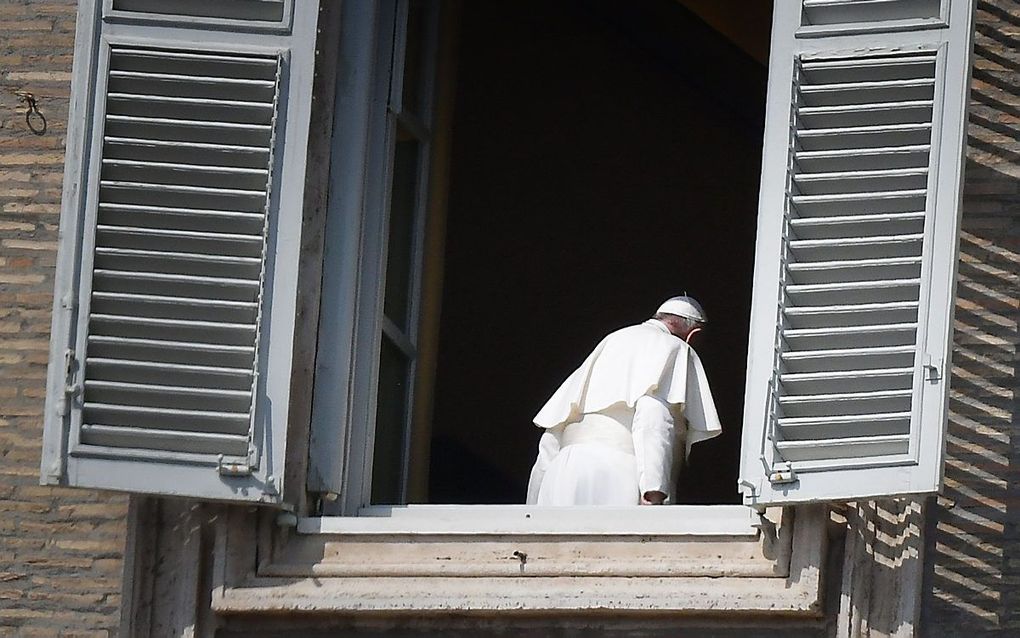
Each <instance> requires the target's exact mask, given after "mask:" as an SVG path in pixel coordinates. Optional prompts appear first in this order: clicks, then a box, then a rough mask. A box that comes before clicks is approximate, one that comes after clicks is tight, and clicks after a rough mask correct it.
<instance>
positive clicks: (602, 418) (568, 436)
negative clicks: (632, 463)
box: [560, 410, 634, 454]
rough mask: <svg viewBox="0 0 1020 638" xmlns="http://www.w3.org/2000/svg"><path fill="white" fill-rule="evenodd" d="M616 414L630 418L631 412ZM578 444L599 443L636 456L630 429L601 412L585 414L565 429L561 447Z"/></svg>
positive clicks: (625, 411)
mask: <svg viewBox="0 0 1020 638" xmlns="http://www.w3.org/2000/svg"><path fill="white" fill-rule="evenodd" d="M614 412H619V414H617V416H630V410H623V411H616V410H614ZM578 443H599V444H602V445H605V446H607V447H610V448H613V449H614V450H618V451H620V452H623V453H624V454H634V438H633V437H632V436H631V433H630V428H629V427H627V425H625V424H623V423H621V422H620V421H619V420H617V419H616V418H613V417H612V416H608V415H606V414H604V413H601V412H593V413H591V414H585V415H584V416H583V417H582V418H581V420H580V421H577V422H576V423H571V424H569V425H567V426H566V427H565V428H564V429H563V438H562V439H560V446H561V447H566V446H568V445H576V444H578Z"/></svg>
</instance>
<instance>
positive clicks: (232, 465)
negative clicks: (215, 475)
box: [216, 454, 252, 476]
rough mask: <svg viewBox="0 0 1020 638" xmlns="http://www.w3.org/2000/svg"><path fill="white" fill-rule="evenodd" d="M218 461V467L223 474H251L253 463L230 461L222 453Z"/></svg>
mask: <svg viewBox="0 0 1020 638" xmlns="http://www.w3.org/2000/svg"><path fill="white" fill-rule="evenodd" d="M217 461H218V462H217V464H216V469H217V471H219V473H220V475H221V476H251V471H252V467H251V463H248V462H245V463H236V462H228V461H227V460H226V459H225V458H224V457H223V455H222V454H220V455H219V458H218V459H217Z"/></svg>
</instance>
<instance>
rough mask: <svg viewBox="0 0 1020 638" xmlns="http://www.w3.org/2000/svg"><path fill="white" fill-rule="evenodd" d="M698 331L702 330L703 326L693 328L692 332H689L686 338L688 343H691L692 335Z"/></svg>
mask: <svg viewBox="0 0 1020 638" xmlns="http://www.w3.org/2000/svg"><path fill="white" fill-rule="evenodd" d="M696 332H701V328H693V329H692V330H691V331H690V332H688V333H687V338H686V339H684V341H686V342H687V343H690V342H691V337H693V336H694V333H696Z"/></svg>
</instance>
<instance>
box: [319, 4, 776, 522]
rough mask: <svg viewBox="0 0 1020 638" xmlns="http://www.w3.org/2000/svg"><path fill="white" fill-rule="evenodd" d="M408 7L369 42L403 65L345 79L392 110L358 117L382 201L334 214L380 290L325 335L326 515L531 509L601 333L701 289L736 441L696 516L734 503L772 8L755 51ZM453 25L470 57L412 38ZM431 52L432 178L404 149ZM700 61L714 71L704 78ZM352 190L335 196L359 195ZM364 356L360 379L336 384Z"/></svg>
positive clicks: (684, 35) (512, 12) (353, 90)
mask: <svg viewBox="0 0 1020 638" xmlns="http://www.w3.org/2000/svg"><path fill="white" fill-rule="evenodd" d="M425 5H428V3H425ZM383 6H385V5H383ZM402 6H404V5H399V4H398V5H397V7H396V8H395V9H394V13H393V17H390V16H382V12H380V16H381V17H379V18H377V21H376V22H371V21H370V20H369V19H367V18H365V19H364V24H365V25H374V26H375V28H376V29H377V32H378V33H379V34H380V35H378V36H377V39H378V40H379V41H378V42H376V43H374V44H373V45H369V44H368V43H367V42H362V45H361V46H362V48H363V49H364V50H365V51H369V50H374V51H375V52H376V55H381V56H383V57H381V58H380V59H381V62H379V63H378V69H379V70H377V71H376V73H377V75H378V77H375V79H374V80H373V84H372V85H371V86H369V85H368V83H366V85H365V86H364V87H356V86H355V85H353V84H344V83H341V92H342V93H344V92H346V93H347V94H349V95H351V96H355V97H346V96H345V97H341V98H340V99H339V100H338V103H344V102H348V103H350V102H356V103H357V104H360V105H368V106H362V107H360V108H361V109H364V110H366V111H370V110H371V106H370V105H373V104H374V105H376V108H379V109H380V111H381V110H382V108H381V104H382V103H383V102H387V107H386V109H385V111H386V114H385V117H383V116H379V115H376V116H375V117H376V118H378V119H375V120H371V121H373V122H375V124H374V125H373V127H370V132H369V134H368V137H367V138H365V139H361V138H359V139H358V140H354V139H353V138H350V139H349V138H347V137H345V136H344V133H343V131H345V130H347V131H350V130H352V126H351V124H349V123H347V124H346V125H345V124H344V123H342V122H343V121H344V120H343V119H342V118H343V117H344V115H343V114H342V113H339V112H338V125H337V127H336V130H337V131H338V134H339V135H340V138H339V141H338V142H337V145H336V147H335V148H337V149H341V148H342V149H345V151H346V152H345V153H344V154H343V155H335V156H334V161H335V162H337V163H340V164H343V165H345V166H347V165H348V161H349V160H348V159H347V156H348V154H352V155H354V156H356V157H364V158H367V159H365V160H364V163H365V165H366V166H369V167H373V168H371V169H370V170H371V171H372V173H371V174H370V175H369V177H368V179H366V180H365V181H364V183H365V184H366V186H365V187H364V188H365V194H364V196H363V197H362V198H361V199H360V200H359V199H356V198H348V197H346V196H343V195H341V197H343V199H342V200H338V201H336V202H335V204H336V205H337V207H338V208H339V210H338V211H337V214H336V215H335V216H334V217H332V218H331V223H334V224H335V226H334V227H333V229H331V230H330V231H329V234H328V237H329V239H328V240H327V249H326V250H327V264H326V273H327V274H326V280H327V281H329V280H331V279H332V280H337V279H344V280H345V281H351V273H354V272H357V274H358V276H359V277H360V279H358V280H357V283H354V282H353V281H352V283H349V284H346V285H345V286H343V287H342V288H340V289H338V290H340V291H342V292H343V294H346V295H348V296H346V297H344V298H343V299H340V298H339V297H338V296H337V297H331V295H332V293H331V292H330V291H329V290H324V291H323V294H324V303H323V314H322V320H321V321H320V325H323V326H326V325H328V326H340V327H341V329H340V330H339V331H337V332H334V331H329V332H322V333H320V338H321V339H322V341H320V349H319V358H318V361H317V365H318V374H317V379H316V384H317V385H316V392H315V401H316V408H315V418H314V420H313V429H314V433H313V438H314V440H315V444H313V446H312V472H311V474H310V479H311V481H310V489H311V490H312V491H313V492H322V493H327V494H328V493H336V494H339V495H340V499H339V500H338V501H333V502H329V501H327V503H326V505H325V511H326V512H329V513H334V514H336V513H342V514H345V515H349V514H354V513H357V512H362V513H364V512H366V511H369V510H371V506H373V505H399V504H405V503H430V504H513V503H522V502H523V500H524V494H525V488H526V485H527V477H528V471H529V470H530V467H531V464H532V462H533V461H534V455H535V449H536V445H535V444H536V442H537V439H538V436H539V434H540V432H539V430H538V429H537V428H535V427H534V426H533V425H532V424H531V419H532V417H533V416H534V413H535V412H536V411H537V409H538V408H539V407H540V406H541V405H542V403H543V402H544V401H545V400H546V399H547V398H548V394H549V393H551V391H552V390H553V389H555V387H556V386H557V385H558V384H559V383H560V382H561V381H562V379H563V378H564V377H565V376H566V375H567V374H569V372H570V371H571V370H572V369H573V367H575V366H576V365H577V364H578V363H579V362H580V360H581V359H583V357H584V356H585V354H586V353H587V351H588V350H589V349H590V348H591V347H592V345H593V344H595V343H597V342H598V340H599V339H600V338H601V337H602V336H604V333H606V332H608V331H610V330H612V329H615V328H617V327H622V326H623V325H626V324H628V323H638V322H640V321H643V320H644V319H647V318H648V315H650V314H651V311H652V310H653V309H654V308H655V307H656V306H657V304H658V303H659V302H661V299H660V297H662V296H663V295H666V294H670V293H672V292H674V291H676V292H679V291H680V290H681V286H684V287H686V289H687V290H688V291H690V292H691V293H692V294H697V295H699V297H701V298H702V299H703V300H705V302H706V304H707V305H708V307H709V308H710V312H711V313H712V324H711V330H710V332H711V334H712V338H711V339H710V340H709V341H708V343H707V345H706V349H705V350H704V351H703V357H704V358H705V359H706V360H708V361H710V362H711V363H710V364H709V367H710V368H711V370H710V373H711V375H712V382H713V387H714V388H715V392H716V394H717V396H720V397H729V399H726V400H723V401H720V408H721V410H722V411H723V418H724V421H725V422H726V423H728V424H731V427H730V428H729V429H728V430H726V431H725V432H724V435H723V437H721V440H720V441H718V442H716V441H713V442H712V443H709V444H705V445H704V449H701V450H699V452H698V453H697V454H695V455H694V456H693V458H692V463H691V465H690V467H689V468H688V472H687V475H686V476H685V477H684V478H683V479H682V480H681V483H682V484H683V485H684V486H685V487H684V496H683V498H682V499H681V500H682V502H684V503H689V504H693V503H716V504H721V503H734V502H735V501H736V499H737V493H736V489H735V487H734V486H735V480H736V465H737V459H738V447H739V427H738V426H737V424H738V423H739V419H740V414H741V410H740V397H741V396H742V389H743V384H744V362H745V359H746V353H745V351H744V349H743V344H745V343H746V341H747V322H746V316H747V314H748V312H749V307H748V303H749V295H750V281H751V272H752V264H753V233H754V218H755V215H754V211H755V206H756V194H757V183H758V178H759V172H760V164H759V158H760V153H761V148H760V145H761V138H762V113H763V111H764V99H765V83H766V72H767V69H766V66H765V65H766V59H767V43H768V15H769V14H768V5H759V7H761V8H762V9H763V10H762V15H761V16H760V18H761V20H760V24H759V28H758V31H757V32H753V31H752V34H751V35H747V34H744V35H743V36H742V37H741V36H735V37H734V39H735V40H736V41H737V42H739V43H740V45H741V46H743V47H744V48H741V46H738V44H736V43H735V42H734V41H733V40H731V39H729V38H727V37H726V36H724V35H722V34H721V33H720V32H719V31H717V30H716V29H714V28H713V27H711V26H709V25H707V24H706V23H705V22H704V21H703V20H702V19H701V18H700V17H699V16H698V15H697V14H696V13H694V12H693V11H691V10H689V9H687V8H685V7H684V6H682V5H680V4H677V3H674V2H667V1H664V2H650V3H642V4H639V5H634V4H633V3H619V2H605V3H561V4H555V5H548V4H547V3H533V4H528V3H524V4H521V3H512V4H510V5H498V4H491V3H487V4H471V3H467V4H464V5H463V6H462V7H461V8H460V10H459V11H457V12H456V13H454V14H453V15H452V16H451V15H448V16H446V19H445V20H444V21H443V22H442V24H440V23H439V21H437V20H436V19H435V17H429V19H428V20H422V19H419V21H417V22H415V21H414V20H412V18H413V16H414V13H413V11H414V7H417V6H419V5H417V4H415V3H410V7H411V8H410V9H408V10H406V11H407V12H408V13H407V16H408V17H407V18H404V17H403V14H402V13H401V12H402V11H404V10H403V9H401V7H402ZM430 6H431V5H430ZM432 8H433V10H434V9H435V7H434V6H432ZM419 10H420V9H419ZM352 11H353V9H352ZM425 14H426V15H427V14H428V12H425ZM719 19H720V20H721V21H722V23H723V24H722V25H721V26H722V27H723V28H724V29H725V27H726V25H727V23H728V24H729V26H733V23H735V22H736V16H735V15H723V16H721V17H720V18H719ZM389 20H395V21H396V22H395V25H396V26H395V27H387V26H380V25H386V24H388V22H389ZM429 20H432V22H429ZM454 23H455V24H456V25H457V27H458V31H459V34H460V35H459V37H458V38H457V40H456V46H455V47H451V46H449V36H448V35H447V36H445V37H444V36H443V35H441V36H440V37H439V40H440V42H441V43H445V46H442V47H437V46H435V45H434V44H431V43H433V42H435V40H436V37H435V36H434V35H433V36H428V35H423V36H421V37H417V38H412V37H411V35H412V34H414V29H413V27H412V25H413V24H419V25H424V26H429V25H433V28H435V26H438V27H439V28H440V29H449V27H450V26H451V24H454ZM345 24H346V25H348V27H349V28H352V29H353V28H355V27H354V26H353V25H354V24H356V23H355V19H354V18H350V19H347V20H345ZM366 28H367V26H366ZM405 33H406V35H405ZM390 38H392V39H393V42H392V44H390V45H389V46H387V45H386V44H385V42H384V41H386V40H388V39H390ZM402 38H405V39H406V40H402ZM341 39H342V40H343V41H346V42H355V41H356V39H355V38H353V37H345V38H341ZM407 42H414V43H422V44H416V45H415V46H410V45H408V44H407ZM341 46H344V45H343V44H342V45H341ZM430 46H432V47H435V48H432V49H430V48H429V47H430ZM373 47H374V48H373ZM419 51H421V52H419ZM430 51H432V52H433V57H434V59H436V61H435V62H434V63H431V64H430V63H421V62H418V63H416V67H418V68H421V69H424V70H427V71H429V72H430V73H432V74H433V76H434V77H436V78H437V79H436V81H435V85H434V86H435V87H436V88H433V89H431V91H430V88H431V86H432V85H430V84H428V83H426V84H423V85H422V86H421V88H420V89H419V90H418V95H420V96H429V95H431V96H433V101H434V103H435V105H436V106H435V111H436V116H435V118H433V119H431V120H430V119H427V118H426V119H422V120H421V121H422V122H423V126H422V130H423V131H424V135H422V136H418V137H415V138H414V139H415V141H414V144H415V145H416V146H415V151H414V152H415V153H422V152H424V151H426V150H427V149H428V146H427V145H426V142H428V143H431V144H432V145H433V147H434V148H436V149H437V152H436V153H434V154H433V156H432V157H431V160H432V175H431V176H428V175H426V176H425V179H422V177H421V176H420V175H418V174H414V173H413V171H412V170H408V168H407V167H408V166H411V167H412V168H419V167H423V166H426V164H425V163H424V162H423V159H422V158H423V157H424V156H423V155H416V156H415V160H413V161H411V162H409V161H408V159H407V158H406V157H405V158H402V157H401V154H400V151H401V146H402V144H405V143H406V144H409V143H411V141H410V129H408V128H407V127H406V126H405V125H404V124H403V123H401V120H402V119H403V116H401V115H400V113H401V112H402V110H403V109H404V107H403V105H402V104H401V103H400V101H399V99H400V97H399V95H400V94H399V93H398V92H397V90H396V88H399V89H400V91H404V90H405V87H406V86H407V80H406V78H407V77H417V78H419V81H422V80H424V81H426V82H427V79H428V77H429V76H428V75H427V74H424V73H414V74H408V73H407V72H406V70H404V67H403V65H404V64H406V62H405V60H411V61H415V60H417V59H418V56H420V55H423V54H427V53H429V52H430ZM699 52H708V54H709V55H711V57H712V58H713V59H714V60H715V61H716V63H715V65H714V66H713V67H709V66H705V65H696V64H692V60H693V59H695V58H696V55H697V54H698V53H699ZM412 53H414V54H417V55H412ZM342 55H343V53H342ZM349 55H355V54H354V53H351V54H349ZM363 55H364V57H365V58H366V59H368V58H370V54H368V53H366V54H363ZM734 95H739V96H740V99H733V96H734ZM373 96H374V97H373ZM419 108H420V107H419ZM357 113H358V114H360V113H361V110H358V111H357ZM356 117H361V116H360V115H356ZM373 139H374V140H375V142H374V143H373V142H372V140H373ZM402 139H407V140H408V142H402V141H401V140H402ZM357 144H363V146H364V150H361V149H362V146H356V145H357ZM355 149H356V150H355ZM373 158H376V159H373ZM336 177H337V179H339V180H341V182H340V184H339V185H337V184H336V183H334V186H333V187H332V189H333V191H335V192H342V193H350V192H351V190H352V189H356V188H359V185H358V184H356V183H354V180H353V179H352V180H351V182H348V181H347V180H349V179H351V178H350V177H349V175H348V174H347V173H346V172H341V173H339V174H338V175H337V176H336ZM429 177H431V178H430V179H429ZM355 179H356V178H355ZM408 179H409V181H408V182H406V183H407V184H410V185H411V186H412V187H411V188H409V187H407V186H406V185H404V184H403V183H402V180H408ZM429 189H431V190H429ZM412 214H413V215H412ZM412 229H413V230H415V231H417V233H418V234H416V233H414V232H411V231H412ZM358 232H360V233H361V237H362V238H363V239H362V240H361V243H360V245H355V244H354V243H353V242H352V241H351V239H350V238H351V236H352V235H354V234H356V233H358ZM395 254H396V255H400V257H399V258H394V255H395ZM408 256H410V257H411V258H410V259H408ZM331 260H332V261H331ZM395 267H396V268H398V269H399V270H396V271H394V270H393V269H394V268H395ZM409 273H410V274H409ZM394 277H395V278H396V281H399V282H400V283H398V284H394ZM720 281H725V282H729V283H731V284H732V285H727V286H720V285H719V282H720ZM350 290H357V291H358V296H354V295H351V294H350V293H349V292H348V291H350ZM407 290H411V291H412V293H413V294H415V295H416V296H415V297H413V298H412V300H411V302H410V303H407V302H404V301H403V300H404V299H405V297H404V296H403V295H406V294H407V293H406V291H407ZM395 291H399V292H398V293H396V292H395ZM394 294H399V295H401V296H400V297H399V298H400V300H401V303H399V304H394V303H393V300H394V297H393V295H394ZM391 305H399V307H400V309H401V315H400V320H401V321H404V316H405V315H404V313H406V312H407V311H408V310H410V312H411V313H414V312H417V313H418V314H417V316H416V317H414V318H412V320H411V322H410V324H411V326H412V327H413V328H414V330H412V331H409V332H405V331H403V330H402V329H401V330H400V334H399V335H397V337H398V338H397V339H394V338H393V336H392V335H393V334H395V329H398V328H399V326H397V322H396V321H395V320H394V317H393V316H391V314H390V310H391V308H390V307H391ZM348 331H350V332H348ZM337 334H340V335H341V336H339V337H338V336H337ZM352 344H353V345H352ZM401 344H403V345H401ZM351 348H353V351H354V355H353V356H354V359H355V361H356V364H355V365H354V366H352V367H350V368H349V369H346V368H345V369H343V370H340V369H337V367H338V366H340V367H342V366H343V362H345V361H347V360H349V357H350V356H351V355H350V352H351ZM411 353H414V354H415V355H416V358H414V359H412V358H411V356H410V355H411ZM409 370H410V372H409ZM394 372H396V373H395V374H394ZM348 374H350V375H352V377H351V378H349V379H347V378H346V377H345V375H348ZM335 375H339V376H335ZM337 379H341V382H339V383H338V382H337ZM345 379H346V380H345ZM412 381H413V382H412ZM373 384H375V385H373ZM346 388H349V389H350V390H349V391H348V390H347V389H346ZM338 424H339V425H338ZM343 425H347V426H348V428H349V429H348V430H346V431H345V430H344V428H343V427H342V426H343ZM345 445H346V446H347V447H346V448H344V446H345ZM339 449H346V452H345V453H344V454H338V453H337V450H339ZM382 468H385V470H383V469H382ZM383 481H384V482H386V483H387V484H388V487H387V488H385V489H378V485H379V484H380V482H383ZM369 483H370V484H371V486H369V485H368V484H369ZM745 518H746V517H745Z"/></svg>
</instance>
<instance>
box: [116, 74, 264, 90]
mask: <svg viewBox="0 0 1020 638" xmlns="http://www.w3.org/2000/svg"><path fill="white" fill-rule="evenodd" d="M110 78H111V79H126V78H130V79H139V80H160V81H165V82H172V83H175V84H177V83H179V84H181V90H182V91H193V90H195V85H202V84H211V85H224V86H234V87H236V86H260V87H264V88H267V89H272V88H274V87H275V86H276V81H275V80H260V79H252V78H232V77H222V76H221V77H205V76H201V75H178V74H175V73H159V72H155V71H110Z"/></svg>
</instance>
